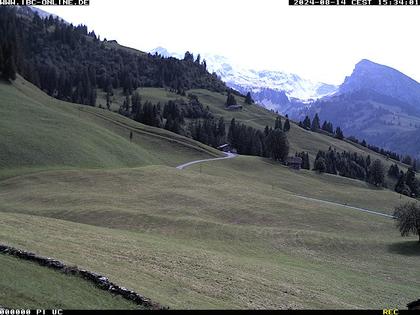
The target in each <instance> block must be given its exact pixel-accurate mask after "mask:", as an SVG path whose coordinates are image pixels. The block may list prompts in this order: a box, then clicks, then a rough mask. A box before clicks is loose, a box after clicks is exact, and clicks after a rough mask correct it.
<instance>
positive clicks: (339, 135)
mask: <svg viewBox="0 0 420 315" xmlns="http://www.w3.org/2000/svg"><path fill="white" fill-rule="evenodd" d="M335 137H336V138H337V139H340V140H343V139H344V134H343V131H342V130H341V128H340V127H337V128H336V129H335Z"/></svg>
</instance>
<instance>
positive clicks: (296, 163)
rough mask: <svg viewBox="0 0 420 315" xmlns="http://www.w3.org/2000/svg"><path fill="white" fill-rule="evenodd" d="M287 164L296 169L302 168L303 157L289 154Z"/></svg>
mask: <svg viewBox="0 0 420 315" xmlns="http://www.w3.org/2000/svg"><path fill="white" fill-rule="evenodd" d="M286 165H287V166H288V167H290V168H293V169H295V170H300V167H301V165H302V158H300V157H298V156H289V157H288V158H287V161H286Z"/></svg>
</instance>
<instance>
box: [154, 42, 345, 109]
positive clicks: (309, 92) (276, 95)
mask: <svg viewBox="0 0 420 315" xmlns="http://www.w3.org/2000/svg"><path fill="white" fill-rule="evenodd" d="M151 53H152V54H154V53H158V54H160V55H162V56H164V57H175V58H183V55H181V54H177V53H171V52H169V51H168V50H167V49H165V48H162V47H158V48H155V49H153V50H152V51H151ZM201 59H202V60H203V59H205V60H206V63H207V68H208V70H209V71H210V72H215V73H216V74H217V75H218V76H219V77H220V78H221V79H222V80H223V81H224V82H225V83H226V84H227V85H228V86H229V87H231V88H233V89H236V90H238V91H239V92H241V93H243V94H245V93H247V92H251V94H252V96H253V98H254V100H256V101H257V102H258V103H260V104H262V105H264V106H265V107H267V108H269V109H274V110H278V111H279V112H283V113H285V112H286V111H287V110H288V109H289V108H290V106H293V102H294V101H298V102H302V103H309V102H311V101H314V100H317V99H319V98H322V97H324V96H326V95H331V94H334V93H335V92H336V91H337V89H338V87H337V86H335V85H331V84H325V83H320V82H312V81H310V80H306V79H303V78H301V77H299V76H298V75H296V74H292V73H286V72H281V71H268V70H254V69H247V68H245V67H243V66H240V65H237V64H235V63H234V62H232V61H231V60H229V59H228V58H226V57H223V56H219V55H208V54H202V55H201Z"/></svg>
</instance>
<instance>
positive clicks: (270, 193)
mask: <svg viewBox="0 0 420 315" xmlns="http://www.w3.org/2000/svg"><path fill="white" fill-rule="evenodd" d="M146 13H147V12H146ZM174 14H175V13H174ZM160 22H162V21H160ZM160 22H159V23H160ZM86 23H88V21H86ZM133 23H134V24H135V22H134V21H133ZM168 27H169V24H168ZM103 35H106V34H103ZM136 36H141V34H140V35H136ZM232 36H233V35H232ZM232 40H233V39H232ZM191 41H193V38H191ZM214 60H216V59H214V58H211V56H205V57H204V54H203V55H200V54H198V53H193V52H191V51H187V52H185V54H182V55H181V56H171V55H165V54H163V53H160V52H159V51H155V52H153V53H150V52H145V51H140V50H137V49H136V48H130V47H126V46H123V45H120V44H119V43H118V42H117V41H116V40H107V39H105V38H104V39H101V37H100V36H99V35H98V34H96V33H95V31H93V30H90V29H88V27H87V26H86V25H82V24H81V25H77V26H75V25H73V24H71V23H68V22H66V21H64V20H63V19H61V18H60V17H58V16H55V15H52V14H49V13H47V12H44V11H41V10H39V9H36V8H34V7H29V6H21V7H18V6H16V7H15V6H0V75H1V79H0V309H2V308H5V309H40V308H41V309H65V310H66V309H70V310H71V309H91V310H95V309H96V310H104V309H114V310H115V309H120V310H121V309H156V308H158V309H167V308H169V309H211V310H224V309H281V310H287V309H318V310H319V309H321V310H325V309H329V310H337V309H353V310H355V309H357V310H360V309H381V310H382V309H385V308H392V309H406V308H407V307H408V304H409V303H410V302H413V301H416V300H418V299H419V298H420V296H419V291H420V269H419V268H418V266H419V259H420V242H419V237H420V224H419V223H418V222H420V206H418V203H417V201H418V198H420V182H419V180H418V178H417V177H418V176H417V170H418V166H419V164H418V163H417V160H418V158H419V157H420V156H419V155H418V151H416V150H417V149H416V148H415V147H410V149H406V148H405V145H404V143H405V142H401V143H397V144H393V145H388V144H389V143H388V142H386V140H388V139H389V137H388V136H387V135H389V134H390V133H392V132H393V131H394V130H397V129H398V130H400V129H401V130H403V129H404V128H405V127H406V128H405V129H404V132H403V133H401V134H399V135H401V137H397V136H395V137H393V138H392V139H394V140H395V139H397V140H398V141H399V139H402V140H401V141H403V139H405V138H404V137H407V139H408V138H410V140H407V143H411V142H410V141H414V140H412V139H413V138H412V137H411V136H410V137H409V135H412V134H413V135H414V133H415V130H417V129H416V128H417V127H414V125H415V123H416V122H417V118H416V117H417V116H416V115H417V112H420V108H419V106H420V103H417V96H418V99H420V92H419V93H418V94H416V93H417V92H418V91H420V88H419V90H418V91H417V85H416V84H418V83H417V82H415V81H414V80H412V79H407V78H405V77H404V79H401V77H399V76H398V75H396V74H395V73H396V72H394V70H389V69H388V68H386V69H385V68H382V66H381V67H380V66H378V65H376V64H375V65H372V64H371V62H369V61H366V60H365V61H362V62H361V64H359V65H357V66H356V70H355V71H354V73H356V74H353V76H352V77H348V78H346V81H345V83H344V84H343V85H342V86H341V87H338V86H333V85H320V84H318V85H317V84H315V83H314V84H311V85H309V83H307V85H308V86H309V87H311V93H312V94H308V95H311V97H313V98H314V99H312V100H311V101H310V102H309V101H308V100H303V99H300V100H298V99H297V98H296V97H292V96H291V95H294V96H296V95H301V94H303V92H305V91H303V90H298V91H297V90H295V92H294V93H295V94H293V93H292V92H290V91H289V90H287V91H286V90H284V89H285V88H284V87H285V86H286V83H284V82H280V79H279V77H280V78H281V80H283V78H288V80H289V79H290V76H279V75H278V74H273V73H268V74H267V73H265V74H264V75H263V74H262V72H261V73H259V74H258V75H257V72H255V71H254V72H252V71H250V70H249V71H248V70H247V72H243V71H242V72H235V71H234V69H233V68H229V69H230V70H229V71H224V72H223V71H222V70H223V69H225V70H226V69H228V67H227V65H226V64H224V67H225V68H223V67H219V68H217V67H216V66H215V64H214V63H212V62H214ZM217 69H219V70H220V71H222V72H220V73H219V72H218V71H216V70H217ZM221 69H222V70H221ZM371 69H374V72H375V75H377V72H380V71H379V70H378V69H385V70H383V71H384V73H386V74H389V73H392V74H394V76H392V83H393V85H392V86H397V89H396V91H398V92H399V93H400V92H401V93H400V94H401V96H400V98H398V95H400V94H398V95H397V94H396V93H394V94H395V95H392V96H390V95H388V94H390V93H391V92H392V91H391V90H392V88H391V87H389V86H388V85H386V84H385V83H384V85H383V87H384V88H383V90H386V91H382V90H381V91H382V92H381V91H379V83H378V87H377V86H376V85H375V88H376V87H377V89H376V90H375V89H374V88H372V87H370V89H369V90H363V88H365V87H366V88H367V87H368V84H367V83H366V84H365V82H369V83H370V84H372V85H374V83H376V81H375V80H382V79H383V80H386V79H389V80H391V79H390V77H391V75H383V76H381V75H379V77H377V76H373V74H372V73H371V72H369V71H371ZM372 71H373V70H372ZM395 71H396V70H395ZM244 73H245V74H246V76H245V74H244ZM371 75H372V77H371ZM257 76H258V78H259V79H258V80H262V78H265V79H264V80H266V81H261V82H268V81H267V80H269V82H275V83H276V84H277V85H275V86H274V83H273V86H274V87H273V86H262V84H263V83H261V82H260V81H258V82H257V81H256V80H257ZM264 76H268V77H269V78H268V79H267V78H266V77H264ZM227 78H229V80H227ZM244 78H245V79H246V80H245V79H244ZM371 78H374V79H372V80H370V79H371ZM251 79H252V80H253V81H252V82H251ZM235 80H236V81H235ZM296 80H298V79H297V78H296V77H295V81H294V82H292V83H293V84H292V83H290V82H289V83H290V84H288V85H287V87H290V86H292V87H294V86H295V85H299V84H298V83H296V82H297V81H296ZM357 80H360V82H361V83H360V82H359V81H357ZM412 81H414V82H412ZM235 82H236V83H235ZM244 82H245V83H244ZM300 82H304V81H300ZM305 82H306V81H305ZM395 82H397V83H398V84H397V83H395ZM258 84H259V85H258ZM257 85H258V89H259V90H258V91H257V90H256V89H257ZM279 86H280V87H279ZM356 86H357V88H356ZM359 86H362V88H360V89H359ZM407 86H409V88H410V93H413V95H414V94H415V96H412V97H411V96H410V99H408V96H407V94H404V93H403V92H404V88H405V87H407ZM322 87H323V89H322ZM263 88H267V89H272V91H274V90H275V89H282V90H276V91H277V92H276V93H277V94H276V93H274V92H272V93H271V94H270V95H271V97H272V99H271V100H268V98H267V97H268V96H267V95H268V94H264V93H262V89H263ZM304 88H305V86H304V85H302V84H301V85H300V87H299V89H304ZM296 89H297V88H296ZM316 89H318V90H319V91H321V90H322V91H323V92H322V93H321V92H319V93H318V94H319V97H317V98H316V99H315V96H316V95H315V94H314V93H315V92H314V91H315V90H316ZM266 92H267V91H266ZM385 92H386V93H388V94H387V96H386V97H385V96H384V95H385V94H386V93H385ZM278 93H282V95H283V96H284V97H283V96H282V97H283V98H282V100H283V101H284V100H286V101H285V102H286V103H287V104H286V103H281V104H280V103H278V104H277V105H275V106H274V105H273V104H275V99H277V98H278V97H279V96H278ZM288 93H289V94H290V93H291V94H290V95H289V94H288ZM299 93H301V94H299ZM308 93H309V92H308ZM380 93H383V94H380ZM384 93H385V94H384ZM274 94H276V95H277V96H273V95H274ZM403 94H404V95H403ZM305 95H306V94H305ZM406 96H407V97H406ZM403 97H406V99H405V100H404V101H402V98H403ZM283 101H282V102H283ZM410 102H411V103H410ZM268 103H269V104H271V105H270V106H267V104H268ZM408 103H410V104H409V105H407V104H408ZM366 104H368V105H366ZM363 105H366V106H365V108H362V109H358V106H359V107H360V106H363ZM339 106H342V107H339ZM416 106H417V107H416ZM397 107H398V108H400V109H401V108H402V109H401V111H400V110H399V109H396V108H397ZM286 108H288V109H290V111H288V110H286ZM357 110H360V111H359V112H357V113H356V111H357ZM340 112H341V113H342V115H341V116H340ZM373 112H375V113H376V114H375V113H373ZM390 112H392V115H394V116H395V118H392V117H391V116H392V115H391V114H390ZM350 113H351V114H350ZM358 113H360V117H359V116H358V117H359V118H360V120H356V119H353V120H352V119H350V118H349V116H346V117H344V116H345V115H350V116H351V115H355V116H357V115H359V114H358ZM378 113H379V114H378ZM366 117H368V118H366ZM372 117H373V118H372ZM375 117H376V118H375ZM381 117H382V118H384V117H386V119H385V120H381V119H382V118H381ZM419 117H420V116H419ZM359 118H358V119H359ZM365 118H366V119H365ZM362 119H365V120H363V123H360V121H361V120H362ZM371 119H378V121H375V122H373V120H371ZM419 119H420V118H419ZM389 121H392V122H393V125H392V126H394V127H392V128H391V127H390V128H389V129H387V130H386V132H385V131H384V133H381V132H382V130H380V127H381V126H382V127H383V126H384V125H386V126H388V125H389ZM398 121H400V122H401V124H400V125H398ZM350 122H351V123H350ZM409 123H410V124H411V127H410V128H411V129H410V128H409V127H408V124H409ZM405 124H407V126H405ZM397 125H398V128H397ZM389 126H391V125H389ZM369 128H376V129H375V130H374V131H372V130H371V129H369ZM395 132H397V131H395ZM376 133H378V134H376ZM365 136H366V137H365ZM384 139H385V140H384ZM397 140H395V141H397ZM402 236H404V238H403V237H402ZM38 256H39V257H45V259H44V258H42V259H41V258H39V257H38ZM418 304H420V303H418ZM410 305H411V304H410Z"/></svg>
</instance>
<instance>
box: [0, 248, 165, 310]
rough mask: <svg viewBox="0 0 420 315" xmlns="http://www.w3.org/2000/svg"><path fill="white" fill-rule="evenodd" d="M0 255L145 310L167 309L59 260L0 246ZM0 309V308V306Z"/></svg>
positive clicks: (98, 275)
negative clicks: (73, 279)
mask: <svg viewBox="0 0 420 315" xmlns="http://www.w3.org/2000/svg"><path fill="white" fill-rule="evenodd" d="M0 253H3V254H8V255H11V256H14V257H18V258H21V259H24V260H29V261H32V262H35V263H38V264H39V265H41V266H45V267H48V268H52V269H55V270H58V271H60V272H63V273H65V274H71V275H74V276H79V277H81V278H83V279H85V280H87V281H90V282H92V283H94V284H95V285H96V286H97V287H98V288H100V289H102V290H106V291H109V292H110V293H112V294H114V295H120V296H122V297H123V298H125V299H126V300H129V301H132V302H134V303H136V304H137V305H139V306H142V307H144V308H147V309H167V307H164V306H162V305H160V304H158V303H154V302H152V301H151V300H150V299H148V298H146V297H144V296H142V295H140V294H138V293H136V292H134V291H132V290H129V289H126V288H124V287H120V286H118V285H116V284H115V283H113V282H111V281H109V279H108V278H107V277H105V276H103V275H100V274H97V273H95V272H92V271H88V270H84V269H80V268H78V267H77V266H67V265H66V264H64V263H62V262H61V261H59V260H56V259H52V258H49V257H41V256H38V255H36V254H34V253H31V252H27V251H24V250H20V249H17V248H14V247H11V246H7V245H3V244H0ZM0 308H2V307H1V306H0Z"/></svg>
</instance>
